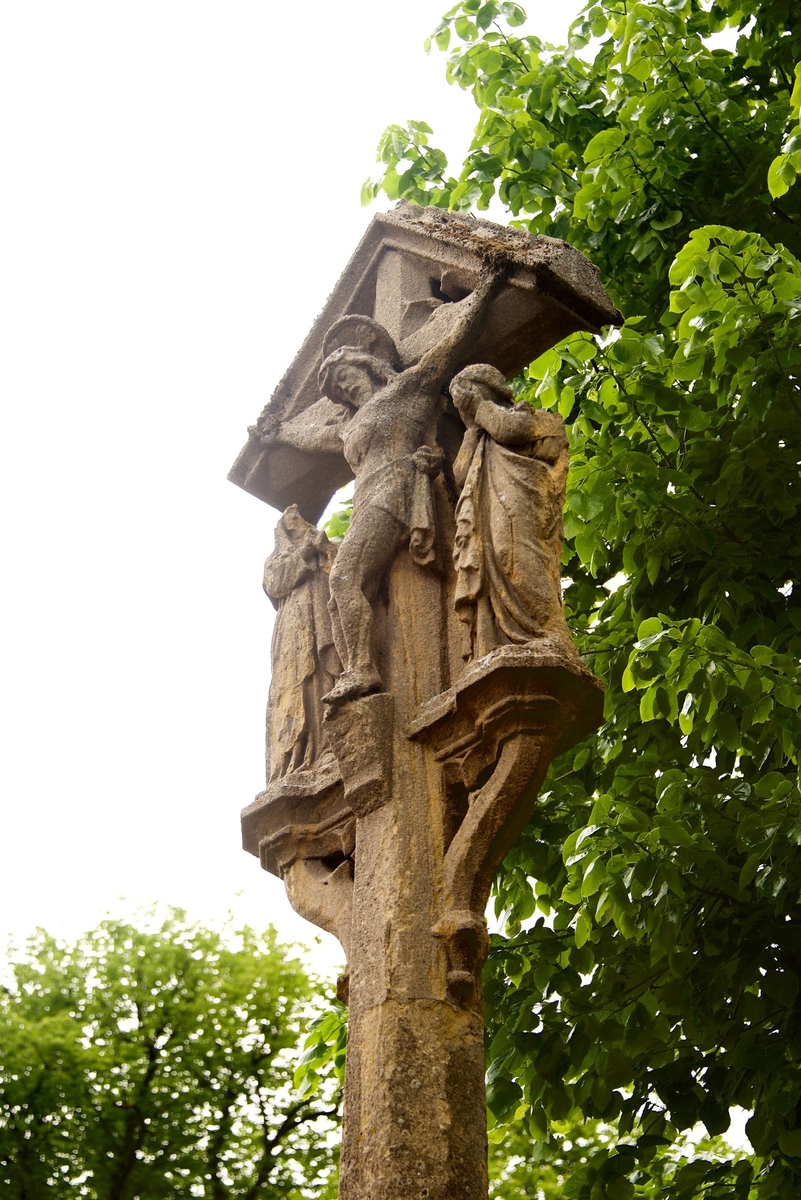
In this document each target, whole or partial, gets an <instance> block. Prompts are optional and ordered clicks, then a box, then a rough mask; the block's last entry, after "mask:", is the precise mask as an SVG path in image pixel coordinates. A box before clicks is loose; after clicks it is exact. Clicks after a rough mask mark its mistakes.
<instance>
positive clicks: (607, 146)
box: [584, 129, 626, 163]
mask: <svg viewBox="0 0 801 1200" xmlns="http://www.w3.org/2000/svg"><path fill="white" fill-rule="evenodd" d="M625 140H626V135H625V133H624V132H623V130H622V129H602V130H601V132H600V133H596V135H595V137H593V138H591V139H590V141H589V142H588V143H587V146H586V147H585V149H584V161H585V162H586V163H592V162H595V161H596V160H597V159H599V158H605V157H606V156H607V155H609V154H613V153H614V152H615V151H616V150H618V149H619V148H620V147H621V146H622V145H623V143H624V141H625Z"/></svg>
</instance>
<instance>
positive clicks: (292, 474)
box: [228, 201, 622, 522]
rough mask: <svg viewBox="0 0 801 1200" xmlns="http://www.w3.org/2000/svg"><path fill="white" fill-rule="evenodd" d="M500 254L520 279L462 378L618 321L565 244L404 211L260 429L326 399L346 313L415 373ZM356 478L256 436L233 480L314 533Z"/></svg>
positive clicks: (358, 271)
mask: <svg viewBox="0 0 801 1200" xmlns="http://www.w3.org/2000/svg"><path fill="white" fill-rule="evenodd" d="M493 252H495V253H502V254H503V255H504V257H505V258H506V259H507V261H510V262H511V264H512V266H513V270H512V272H511V274H510V276H509V278H508V280H507V283H506V286H505V287H504V288H503V290H502V291H501V292H500V293H499V294H498V295H497V296H496V297H495V299H494V300H493V303H492V306H491V308H490V311H489V313H488V316H487V320H486V321H485V323H484V325H483V328H482V330H481V334H480V336H479V337H478V338H477V339H476V340H475V342H474V344H473V345H472V346H471V347H470V350H469V352H467V353H466V354H465V356H464V360H463V362H461V363H459V364H457V369H460V368H461V367H464V366H467V365H468V364H470V363H489V364H490V365H491V366H494V367H497V368H498V369H499V370H500V371H502V372H503V374H504V375H505V376H506V378H507V379H510V378H512V376H514V375H516V374H517V373H518V372H519V371H520V370H522V368H523V367H525V366H526V365H527V364H528V363H530V362H531V361H532V360H533V359H535V358H537V357H538V355H540V354H542V353H544V351H545V350H547V349H549V348H550V347H551V346H553V345H555V344H556V343H557V342H558V341H560V340H561V339H562V338H564V337H567V336H568V335H569V334H571V333H575V332H577V331H578V330H586V331H588V332H590V333H596V334H597V333H599V332H600V330H601V327H602V326H604V325H610V324H611V325H616V324H619V323H620V322H621V321H622V317H621V314H620V313H619V312H618V310H617V309H616V308H615V307H614V305H613V304H612V303H611V301H610V299H609V296H608V295H607V294H606V292H605V290H604V288H603V286H602V285H601V282H600V280H599V278H598V273H597V271H596V269H595V267H593V265H592V264H591V263H590V262H588V260H587V259H586V258H585V257H584V256H583V255H582V254H580V253H579V252H578V251H577V250H574V249H573V248H572V247H571V246H569V245H568V244H567V243H566V242H563V241H560V240H558V239H555V238H548V237H533V236H531V235H530V234H528V233H525V232H523V231H522V230H517V229H508V228H505V227H504V226H501V225H495V224H493V223H492V222H490V221H479V220H476V219H475V218H473V217H470V216H464V215H462V214H458V213H446V212H443V211H442V210H440V209H435V208H420V207H419V206H418V205H415V204H409V203H408V202H406V201H401V203H400V204H399V205H398V206H397V207H396V208H395V209H394V210H393V211H392V212H389V213H380V214H378V215H377V216H376V217H374V218H373V220H372V222H371V223H370V225H369V226H368V228H367V231H366V233H365V235H364V237H363V238H362V240H361V242H360V243H359V245H358V247H357V248H356V251H355V253H354V255H353V257H352V258H351V260H350V262H349V263H348V265H347V267H346V268H345V270H344V272H343V274H342V276H341V278H340V280H339V282H338V283H337V285H336V287H335V288H334V291H333V292H332V293H331V296H330V297H329V299H328V302H327V303H326V305H325V307H324V309H323V311H322V312H321V313H320V316H319V317H318V318H317V320H316V321H315V323H314V325H313V326H312V328H311V330H310V332H309V334H308V336H307V338H306V340H305V341H304V343H303V345H302V346H301V348H300V351H299V352H298V354H297V355H296V357H295V359H294V361H293V362H292V365H291V366H290V367H289V370H288V371H287V372H286V374H285V375H284V377H283V379H282V380H281V382H280V383H279V384H278V387H277V388H276V390H275V392H274V393H273V395H272V397H271V399H270V401H269V403H268V404H267V405H266V407H265V408H264V410H263V412H262V414H261V416H260V418H259V422H258V423H257V426H256V428H257V430H261V431H265V430H267V429H269V427H270V426H271V425H273V424H276V423H278V422H279V421H280V422H282V423H284V422H287V421H289V420H292V419H293V418H294V417H297V416H299V415H300V414H301V413H303V412H304V411H305V410H306V409H308V408H310V407H311V405H312V404H314V403H315V402H316V401H317V400H318V399H319V391H318V387H317V374H318V371H319V369H320V365H321V363H322V361H323V358H324V357H325V354H326V352H327V349H326V348H325V347H324V342H325V337H326V334H327V333H328V331H329V330H330V329H331V327H332V325H334V323H335V322H336V321H337V320H338V319H339V318H341V317H342V316H344V315H345V314H361V315H363V316H367V317H372V318H374V319H375V320H376V321H378V322H379V323H380V324H381V325H382V326H384V328H385V329H386V330H387V331H388V332H389V333H390V334H391V335H392V338H393V339H394V341H395V343H396V344H397V347H398V350H399V353H400V357H401V360H402V365H403V366H404V367H408V366H411V365H412V364H414V363H416V362H418V361H419V359H420V358H421V356H422V355H423V354H424V353H425V351H426V350H428V349H430V347H431V346H433V345H434V344H435V343H436V342H438V341H439V340H440V339H441V338H442V337H443V335H444V334H445V333H446V332H447V329H448V327H449V324H450V323H451V322H452V320H453V319H454V316H455V313H454V309H455V308H456V307H457V305H458V302H459V301H460V300H462V299H464V298H465V297H466V296H468V295H469V294H470V293H471V292H472V291H473V289H474V288H475V286H476V284H477V281H478V277H479V272H480V269H481V265H482V262H484V261H485V260H486V258H487V256H488V255H490V254H492V253H493ZM352 477H353V476H352V472H351V471H350V468H349V467H348V465H347V463H346V462H345V459H344V458H343V457H342V455H339V454H332V453H330V452H326V451H318V452H316V453H311V452H309V451H304V450H299V449H296V448H294V447H291V446H286V445H279V446H270V447H267V448H265V447H263V446H262V445H261V444H260V443H259V441H258V440H257V438H253V437H252V438H251V439H250V440H249V441H248V443H247V444H246V445H245V446H244V448H243V449H242V451H241V453H240V455H239V457H238V458H237V460H236V462H235V463H234V466H233V467H232V468H231V472H230V474H229V476H228V478H229V479H230V480H231V482H232V483H235V484H237V485H238V486H239V487H241V488H244V490H245V491H246V492H250V493H251V495H253V496H256V497H258V498H259V499H260V500H265V501H266V502H267V503H268V504H271V505H273V506H274V507H275V508H279V509H285V508H286V507H287V506H288V505H289V504H297V505H298V507H299V509H300V512H301V513H302V515H303V516H304V517H306V519H307V520H309V521H312V522H314V521H317V520H318V518H319V516H320V514H321V513H322V511H323V509H324V508H325V506H326V504H327V503H328V501H329V500H330V498H331V496H332V495H333V494H334V492H335V491H336V490H337V488H339V487H342V486H343V485H344V484H346V483H348V482H349V481H350V479H352Z"/></svg>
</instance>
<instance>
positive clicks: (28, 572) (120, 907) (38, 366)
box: [0, 0, 579, 965]
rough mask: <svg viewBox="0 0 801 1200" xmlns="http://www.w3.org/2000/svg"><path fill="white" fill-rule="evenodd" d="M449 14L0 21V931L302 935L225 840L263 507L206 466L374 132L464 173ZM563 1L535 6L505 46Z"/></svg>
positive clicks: (262, 638)
mask: <svg viewBox="0 0 801 1200" xmlns="http://www.w3.org/2000/svg"><path fill="white" fill-rule="evenodd" d="M447 7H448V0H393V2H392V3H386V2H384V3H381V2H379V0H339V2H338V3H336V4H335V3H332V2H322V0H308V2H306V3H303V4H297V5H287V4H277V3H275V2H273V3H269V2H268V0H259V2H254V0H228V2H227V3H222V2H217V3H208V2H204V0H191V2H189V0H136V2H132V0H127V2H124V3H123V2H121V0H96V2H88V0H69V2H65V0H57V2H56V0H36V2H31V0H27V2H26V0H16V2H14V0H8V2H7V3H5V4H3V5H1V6H0V162H1V164H2V175H3V185H2V190H0V209H2V219H0V342H2V350H1V351H0V397H1V398H2V439H1V442H2V449H1V451H0V452H1V453H2V464H1V465H0V484H1V485H2V493H3V495H2V508H3V521H2V526H3V533H2V578H3V584H2V591H1V592H0V607H1V609H2V612H1V614H0V616H1V618H2V626H1V627H2V633H3V655H2V664H0V665H1V669H2V694H3V711H2V755H1V756H0V763H1V767H0V771H1V776H0V786H1V787H2V793H1V794H2V823H1V824H0V839H2V842H1V845H0V933H2V932H3V931H11V932H12V933H13V934H14V936H15V937H17V938H19V937H21V936H22V935H24V934H25V933H26V932H28V931H29V930H31V929H33V927H34V926H36V925H44V926H45V927H46V928H48V929H50V930H51V931H53V932H54V933H59V934H63V935H67V936H72V935H74V934H76V933H78V932H79V931H80V930H81V929H84V928H88V927H89V926H91V925H92V924H93V923H94V922H95V921H97V920H98V919H100V917H101V916H102V915H103V914H104V913H105V912H106V911H110V912H112V913H113V914H119V915H127V914H129V913H130V912H131V911H132V910H133V908H134V907H135V906H136V905H149V904H152V903H154V902H156V901H163V902H166V903H170V904H176V905H180V906H183V907H185V908H187V909H188V910H189V912H190V914H192V915H193V916H195V917H198V918H201V919H204V920H209V921H215V922H216V921H219V920H221V919H222V917H223V916H224V914H225V912H226V911H227V909H228V908H229V907H232V906H233V908H234V910H235V912H236V914H237V915H238V916H239V917H240V918H242V919H246V920H248V921H250V922H251V923H253V924H256V925H263V924H265V923H266V922H268V921H273V922H275V923H276V924H277V925H278V927H279V929H280V930H281V931H282V934H283V935H284V936H285V937H286V938H295V937H308V936H310V935H312V934H313V930H312V929H311V927H310V926H307V925H306V923H305V922H302V921H301V920H300V919H299V918H295V917H294V915H293V914H292V912H291V909H289V908H288V905H287V903H286V901H285V899H284V897H283V888H282V885H281V884H280V883H278V881H276V880H274V879H273V878H272V877H271V876H268V875H266V874H265V873H264V872H262V871H261V870H260V869H259V866H258V863H257V861H256V860H255V859H254V858H252V857H251V856H249V855H246V854H245V853H244V852H243V851H242V850H241V849H240V847H239V820H238V813H239V809H240V808H241V807H242V806H243V805H245V804H247V803H249V802H250V800H251V799H252V798H253V796H254V795H255V793H256V792H258V791H259V790H260V789H261V787H262V786H263V770H264V768H263V728H264V706H265V700H266V696H267V688H268V683H269V642H270V632H271V627H272V625H271V613H272V610H271V606H270V604H269V602H268V601H267V599H266V597H265V596H264V595H263V593H262V591H261V567H262V562H263V560H264V558H265V556H266V554H267V553H268V552H269V550H270V548H271V545H272V526H273V523H274V521H275V519H276V516H277V514H276V513H275V512H274V511H273V510H272V509H269V508H267V507H266V506H265V505H263V504H261V503H260V502H259V501H257V500H255V499H254V498H252V497H251V496H248V495H246V494H245V493H244V492H242V491H240V490H239V489H238V488H236V487H234V486H233V485H232V484H230V483H228V482H227V481H226V473H227V471H228V469H229V467H230V465H231V463H232V462H233V460H234V458H235V456H236V454H237V452H238V451H239V448H240V446H241V445H242V443H243V442H244V440H245V436H246V427H247V425H248V424H249V423H251V422H252V421H253V420H254V419H255V418H256V416H257V415H258V413H259V411H260V409H261V407H262V405H263V404H264V402H265V401H266V399H267V398H268V397H269V395H270V393H271V391H272V389H273V387H274V386H275V384H276V383H277V381H278V379H279V378H280V376H281V375H282V374H283V371H284V370H285V368H286V367H287V365H288V364H289V362H290V360H291V359H292V357H293V356H294V353H295V351H296V350H297V349H298V347H299V345H300V343H301V341H302V339H303V337H304V335H305V333H306V331H307V329H308V328H309V326H310V325H311V323H312V321H313V319H314V317H315V316H316V314H317V312H318V311H319V309H320V308H321V306H322V304H323V302H324V300H325V298H326V296H327V294H328V293H329V291H330V290H331V288H332V286H333V284H334V283H335V281H336V279H337V277H338V275H339V273H340V271H341V270H342V268H343V267H344V266H345V263H346V262H347V260H348V258H349V256H350V254H351V252H352V251H353V249H354V247H355V245H356V243H357V242H358V240H359V238H360V236H361V234H362V232H363V230H364V228H365V225H366V224H367V222H368V220H369V219H370V213H369V212H367V211H365V210H364V209H362V208H361V207H360V205H359V189H360V185H361V183H362V181H363V180H364V178H365V177H366V176H367V175H368V174H371V173H373V171H374V169H375V167H374V155H375V146H376V143H377V141H378V138H379V135H380V134H381V132H382V130H383V129H384V127H385V126H386V125H387V124H389V123H390V122H392V121H401V122H405V121H406V120H408V119H410V118H413V119H424V120H427V121H428V122H429V123H430V124H431V125H433V126H434V130H435V135H437V136H436V137H435V139H434V140H435V142H436V143H437V144H440V145H442V146H443V148H445V149H446V151H448V152H449V153H451V154H452V155H453V158H452V161H453V163H454V165H456V162H457V161H461V156H462V155H463V153H464V151H465V149H466V147H467V144H468V142H469V138H470V135H471V132H472V127H473V123H474V114H475V109H474V106H473V103H472V100H471V98H470V97H469V96H468V95H467V94H465V93H463V92H461V91H459V90H458V89H455V88H449V87H448V86H447V84H446V83H445V79H444V58H443V56H441V55H439V54H437V53H433V54H432V55H431V56H430V57H426V55H425V54H424V52H423V49H422V43H423V40H424V38H425V37H426V35H427V34H428V33H429V32H430V31H431V29H432V28H433V27H434V26H435V25H436V24H437V23H438V20H439V18H440V16H441V13H442V11H443V10H444V9H445V8H447ZM578 7H579V4H578V0H553V2H550V3H544V2H543V0H529V3H528V6H527V8H528V12H529V24H528V26H527V29H529V30H531V31H532V32H536V33H537V34H539V35H540V36H542V37H544V38H548V39H550V40H557V41H561V40H563V37H564V34H565V32H566V30H567V26H568V24H569V22H570V20H571V19H572V17H573V16H574V15H575V13H576V11H577V10H578ZM386 206H387V205H386V203H384V204H383V205H382V207H386ZM121 897H124V898H125V899H124V900H122V899H120V898H121ZM338 957H339V955H338V953H337V952H336V950H335V949H332V948H331V945H330V943H329V946H328V949H327V950H324V951H322V952H321V957H320V960H319V961H320V962H321V964H323V965H326V964H328V963H329V962H334V961H336V960H337V959H338Z"/></svg>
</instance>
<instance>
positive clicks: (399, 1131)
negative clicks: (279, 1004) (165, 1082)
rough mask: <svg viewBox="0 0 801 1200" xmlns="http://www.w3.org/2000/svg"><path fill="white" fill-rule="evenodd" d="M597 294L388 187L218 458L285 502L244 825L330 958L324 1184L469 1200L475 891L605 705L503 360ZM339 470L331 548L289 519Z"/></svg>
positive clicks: (554, 424) (376, 1198)
mask: <svg viewBox="0 0 801 1200" xmlns="http://www.w3.org/2000/svg"><path fill="white" fill-rule="evenodd" d="M618 317H619V314H617V313H616V311H615V310H614V309H613V307H612V306H611V305H610V304H609V301H608V298H607V297H606V294H605V293H604V292H603V289H602V288H601V287H600V284H599V283H598V281H597V278H596V276H595V275H594V273H593V268H591V267H590V265H589V264H588V263H587V262H586V260H584V259H583V258H582V257H581V256H580V255H578V254H577V253H576V252H575V251H572V250H571V249H570V248H569V247H567V246H565V244H564V243H558V242H553V241H550V240H549V239H531V238H529V237H527V236H526V235H523V234H518V233H516V232H513V231H506V230H503V229H501V228H499V227H498V226H493V225H490V224H489V223H487V222H468V221H466V220H464V219H463V218H459V217H454V216H451V215H447V214H443V213H437V212H436V211H435V210H416V209H415V208H414V206H410V205H402V206H400V209H399V210H396V213H394V214H389V215H387V216H384V217H381V218H376V221H375V222H374V225H373V226H372V227H371V230H368V234H367V235H366V237H365V239H364V241H363V243H362V246H361V247H360V248H359V250H358V251H357V253H356V255H355V256H354V259H353V260H352V262H351V263H350V264H349V266H348V268H347V269H346V271H345V274H344V275H343V277H342V280H341V281H340V284H339V285H338V287H337V290H336V291H335V292H334V294H333V296H332V299H331V301H330V302H329V305H328V308H327V310H326V311H325V312H324V313H323V315H322V316H321V318H320V319H319V321H318V322H317V324H316V326H315V327H314V329H313V331H312V334H311V335H310V337H309V339H307V342H306V343H305V344H304V348H303V350H302V351H301V353H300V355H299V356H298V359H297V360H296V362H295V363H294V364H293V366H292V367H291V368H290V370H289V372H288V373H287V376H285V378H284V380H283V381H282V383H281V385H279V389H278V391H277V393H276V396H275V397H274V398H273V400H272V401H271V403H270V405H268V406H267V408H266V409H265V412H264V413H263V414H262V416H261V418H260V419H259V422H258V424H257V425H256V426H255V427H254V428H253V430H252V431H251V438H250V441H249V443H248V446H247V447H246V448H245V450H244V451H243V453H242V455H241V456H240V459H239V460H238V462H237V464H236V465H235V467H234V470H233V472H232V478H233V479H234V481H235V482H238V483H240V484H241V485H242V486H244V487H246V488H247V489H248V490H250V491H252V492H254V494H256V495H258V496H260V497H261V498H264V499H267V500H269V501H270V502H272V503H275V504H280V505H282V506H283V505H287V504H289V505H290V507H289V508H288V509H287V510H286V512H285V514H284V517H283V518H282V523H281V524H280V525H279V534H280V537H278V538H277V541H276V550H275V552H274V553H273V555H272V556H271V558H270V559H269V560H268V563H267V567H266V570H265V587H266V590H267V591H268V594H269V595H270V596H271V598H272V599H273V601H274V603H276V604H277V606H278V608H279V614H278V618H277V624H276V635H275V640H274V645H273V653H274V672H273V683H272V686H271V692H270V708H269V713H268V746H269V754H268V786H267V789H266V791H265V792H263V793H261V794H260V795H259V796H258V797H257V799H256V801H255V802H254V804H252V805H251V806H250V807H249V808H248V809H246V810H245V812H244V814H243V840H244V844H245V847H246V849H248V850H250V851H251V852H253V853H256V854H258V855H259V857H260V859H261V861H262V864H263V866H265V868H266V869H268V870H271V871H273V872H275V873H276V874H279V875H281V876H282V877H283V878H284V880H285V882H286V885H287V892H288V895H289V898H290V900H291V902H292V904H293V905H294V906H295V907H296V909H297V910H298V911H299V912H300V913H301V914H302V915H306V916H307V917H308V918H309V919H310V920H312V921H314V922H315V923H316V924H318V925H320V926H322V927H323V928H326V929H329V930H330V931H331V932H333V933H335V935H336V936H337V937H339V939H340V941H341V942H342V945H343V948H344V949H345V951H346V954H347V957H348V963H349V970H348V972H346V974H345V975H344V976H343V978H342V980H341V981H340V994H341V995H342V997H343V998H347V999H348V1002H349V1005H350V1028H349V1042H348V1060H347V1071H346V1086H345V1110H344V1129H343V1149H342V1167H341V1177H340V1196H341V1197H342V1198H343V1200H411V1198H416V1197H421V1198H422V1197H426V1198H428V1200H486V1195H487V1165H486V1159H487V1155H486V1141H487V1139H486V1113H485V1099H484V1045H483V1032H484V1031H483V1017H482V998H481V969H482V966H483V963H484V961H485V958H486V954H487V949H488V941H489V939H488V935H487V929H486V922H485V920H484V909H485V907H486V903H487V899H488V896H489V890H490V886H491V883H492V878H493V876H494V873H495V871H496V870H497V868H498V866H499V865H500V863H501V861H502V860H503V857H504V855H505V854H506V853H507V851H508V850H509V848H510V847H511V845H512V844H513V842H514V840H515V839H516V837H517V836H518V834H519V833H520V831H521V830H522V829H523V827H524V826H525V824H526V822H527V821H528V819H529V818H530V815H531V812H532V808H533V805H534V803H535V801H536V794H537V790H538V788H539V786H540V784H541V782H542V779H543V777H544V774H545V772H546V770H547V767H548V764H549V763H550V761H551V759H552V757H553V756H554V754H556V753H559V752H561V751H562V750H564V749H567V748H568V747H569V746H571V745H572V744H574V743H575V742H576V741H578V740H579V739H580V738H581V737H583V736H585V735H586V733H587V732H589V731H590V730H591V729H592V728H594V727H595V726H596V725H597V724H598V723H599V721H600V717H601V707H602V695H601V689H600V685H599V684H598V682H597V680H595V679H594V677H593V676H592V675H591V673H590V672H589V671H588V670H587V668H586V667H585V666H584V664H583V663H582V662H581V660H580V659H579V658H578V656H577V654H576V653H575V650H574V648H573V645H572V642H571V640H570V635H569V632H568V630H567V627H566V625H565V622H564V616H563V613H562V607H561V598H560V594H559V554H560V551H561V538H562V533H561V505H562V502H563V496H564V480H565V473H566V469H567V443H566V441H565V438H564V430H563V427H562V424H561V422H560V419H559V418H558V417H555V416H553V415H552V414H547V413H545V414H544V413H537V412H534V411H532V410H530V409H529V408H528V407H527V406H523V407H522V408H521V407H520V406H515V405H514V404H513V397H512V395H511V392H510V391H509V389H508V388H507V387H506V385H505V383H504V376H506V377H508V376H510V375H512V374H514V373H515V372H516V371H517V370H519V369H520V367H521V366H523V365H524V364H525V363H526V362H528V361H530V359H532V358H533V357H535V356H536V355H537V354H539V353H541V352H542V351H543V350H545V349H546V348H548V347H549V346H550V345H553V344H554V343H555V342H556V341H557V340H558V339H559V338H560V337H563V336H564V335H565V334H566V333H569V332H571V331H573V330H575V329H581V328H583V329H589V330H590V331H597V330H598V329H599V327H600V326H601V325H602V324H604V323H608V322H611V321H616V320H617V319H618ZM471 364H477V365H471ZM318 371H319V381H318ZM318 387H319V389H320V390H321V391H322V393H323V398H322V399H318V398H317V397H318V395H319V392H318ZM446 388H449V389H450V395H449V396H448V395H447V394H446V391H445V389H446ZM349 472H350V473H351V474H354V475H355V476H356V498H355V505H354V513H353V518H352V522H351V526H350V528H349V530H348V533H347V535H346V537H345V540H344V542H343V543H342V545H341V547H340V548H339V549H338V550H337V549H336V548H335V547H334V546H331V545H330V544H329V543H328V541H327V539H326V538H325V537H324V535H322V534H321V533H320V532H319V531H317V530H316V529H315V528H314V527H313V525H312V524H311V522H312V521H314V520H316V519H317V517H318V516H319V513H320V511H321V508H322V506H323V505H324V504H325V503H326V501H327V500H328V498H329V496H330V494H331V492H332V491H333V489H334V488H335V487H336V486H338V485H339V484H341V483H342V482H344V481H345V479H346V478H347V477H348V473H349ZM295 505H296V506H297V507H294V506H295ZM333 681H336V682H333Z"/></svg>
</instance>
